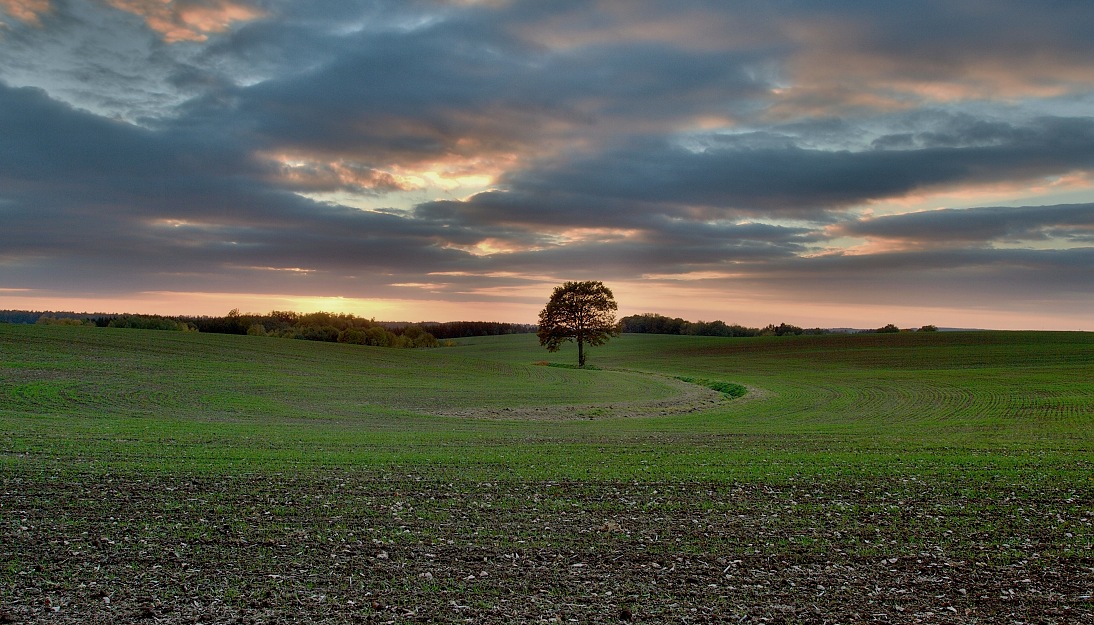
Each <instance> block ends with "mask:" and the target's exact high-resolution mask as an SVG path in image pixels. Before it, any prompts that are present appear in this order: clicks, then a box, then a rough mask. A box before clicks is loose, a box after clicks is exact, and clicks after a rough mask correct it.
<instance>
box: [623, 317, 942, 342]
mask: <svg viewBox="0 0 1094 625" xmlns="http://www.w3.org/2000/svg"><path fill="white" fill-rule="evenodd" d="M619 328H620V331H621V332H633V333H638V334H680V335H691V336H734V337H735V336H741V337H745V336H798V335H803V334H813V335H816V334H835V333H843V332H846V331H842V330H830V329H826V328H800V327H798V326H795V325H791V324H789V323H780V324H778V325H775V324H773V323H772V324H768V325H767V326H764V327H762V328H748V327H745V326H742V325H738V324H736V323H734V324H727V323H725V322H724V321H686V320H684V319H681V318H680V317H675V318H673V317H666V316H664V315H658V314H656V313H645V314H642V315H631V316H629V317H623V318H622V319H620V320H619ZM937 331H938V328H937V327H935V326H933V325H925V326H923V327H921V328H919V329H918V330H902V329H900V328H898V327H897V326H895V325H893V324H891V323H890V324H887V325H885V326H883V327H880V328H877V329H875V330H860V331H859V332H862V333H881V334H887V333H890V332H937Z"/></svg>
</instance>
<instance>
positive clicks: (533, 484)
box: [0, 325, 1094, 623]
mask: <svg viewBox="0 0 1094 625" xmlns="http://www.w3.org/2000/svg"><path fill="white" fill-rule="evenodd" d="M575 360H576V356H575V354H574V353H571V352H570V351H566V350H563V351H562V352H560V353H558V354H548V353H547V352H546V351H544V350H543V349H542V348H540V347H539V346H538V345H537V343H536V339H535V337H534V336H531V335H517V336H506V337H482V338H474V339H464V340H461V341H459V345H458V346H456V347H450V348H443V349H435V350H425V351H420V350H393V349H382V348H365V347H359V346H347V345H338V344H325V343H311V342H304V341H292V340H284V339H270V338H265V337H247V336H224V335H201V334H188V333H176V332H155V331H137V330H114V329H105V328H104V329H97V328H71V327H55V326H15V325H0V488H2V491H3V492H2V493H0V494H2V498H0V539H2V540H0V622H42V623H47V622H48V623H59V622H65V623H68V622H72V623H76V622H103V623H106V622H126V621H127V620H128V621H147V622H158V623H175V622H178V623H183V622H190V623H195V622H207V623H209V622H250V623H266V622H269V623H275V622H276V623H281V622H299V623H313V622H315V623H318V622H331V623H335V622H465V621H468V620H470V621H472V622H498V623H501V622H522V621H523V622H552V621H555V622H568V621H575V620H576V621H577V622H617V621H618V620H635V621H644V622H680V623H697V622H728V621H733V622H748V621H753V622H755V621H761V620H764V619H766V620H767V621H768V622H871V621H872V622H955V623H956V622H963V623H964V622H1004V621H1005V622H1010V621H1033V622H1043V623H1051V622H1058V623H1075V622H1079V623H1083V622H1094V616H1092V611H1094V602H1092V600H1091V593H1092V591H1094V529H1092V523H1094V477H1092V476H1094V334H1090V333H1039V332H1035V333H1024V332H968V333H923V334H894V335H856V336H820V337H763V338H752V339H716V338H703V337H677V336H654V335H626V336H623V337H620V338H618V339H616V340H614V341H612V342H611V343H610V344H609V345H607V346H605V347H601V348H596V349H594V350H592V352H591V358H590V363H591V364H593V365H595V366H596V367H598V369H597V370H574V369H568V368H563V367H555V366H545V364H546V363H547V362H550V363H560V364H562V363H571V362H573V361H575ZM679 378H688V379H702V380H706V381H708V382H713V383H718V382H724V383H734V384H741V385H744V386H745V387H747V388H748V389H749V393H748V394H747V395H746V396H744V397H740V398H732V397H729V396H722V395H720V394H718V393H716V392H714V391H711V390H709V389H706V388H704V387H700V386H697V385H694V384H687V383H684V382H681V381H680V380H679Z"/></svg>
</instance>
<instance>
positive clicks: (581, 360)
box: [577, 337, 585, 367]
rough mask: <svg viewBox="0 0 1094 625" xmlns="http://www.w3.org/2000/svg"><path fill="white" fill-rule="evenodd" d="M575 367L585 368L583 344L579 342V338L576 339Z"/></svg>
mask: <svg viewBox="0 0 1094 625" xmlns="http://www.w3.org/2000/svg"><path fill="white" fill-rule="evenodd" d="M577 366H579V367H584V366H585V342H584V341H582V340H581V337H578V339H577Z"/></svg>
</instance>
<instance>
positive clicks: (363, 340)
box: [0, 310, 536, 348]
mask: <svg viewBox="0 0 1094 625" xmlns="http://www.w3.org/2000/svg"><path fill="white" fill-rule="evenodd" d="M0 322H4V323H40V324H54V325H88V326H98V327H109V328H139V329H145V330H175V331H183V332H211V333H216V334H249V335H253V336H273V337H278V338H293V339H304V340H309V341H327V342H331V343H353V344H357V345H373V346H377V347H411V348H413V347H438V346H440V345H441V342H442V341H446V340H449V339H454V338H460V337H467V336H494V335H501V334H521V333H531V332H535V331H536V326H534V325H527V324H517V323H498V322H492V321H452V322H445V323H440V322H423V323H407V322H381V321H376V320H374V319H365V318H363V317H357V316H355V315H352V314H346V313H328V312H315V313H296V312H291V311H279V310H275V311H272V312H270V313H268V314H264V315H263V314H253V313H240V312H239V311H238V310H232V311H231V312H229V313H228V314H227V315H225V316H223V317H210V316H202V317H189V316H177V317H165V316H161V315H129V314H107V313H74V312H34V311H23V310H3V311H0Z"/></svg>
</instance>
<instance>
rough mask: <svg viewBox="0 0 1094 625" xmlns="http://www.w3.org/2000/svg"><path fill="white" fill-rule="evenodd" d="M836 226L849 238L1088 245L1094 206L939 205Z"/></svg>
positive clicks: (1093, 233) (1093, 227) (1093, 231)
mask: <svg viewBox="0 0 1094 625" xmlns="http://www.w3.org/2000/svg"><path fill="white" fill-rule="evenodd" d="M840 230H841V232H843V233H845V234H847V235H851V236H867V237H881V238H885V239H899V240H908V241H915V242H922V243H924V244H945V245H953V244H955V243H959V244H985V245H986V244H990V243H1020V242H1030V241H1047V240H1050V239H1059V240H1062V241H1069V242H1072V243H1076V242H1078V243H1091V242H1092V241H1094V204H1066V205H1057V206H1018V207H1009V206H994V207H980V208H967V209H941V210H934V211H924V212H917V213H905V214H902V215H888V216H885V217H877V218H873V219H863V220H860V221H851V222H847V223H845V224H843V225H842V226H841V227H840Z"/></svg>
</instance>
